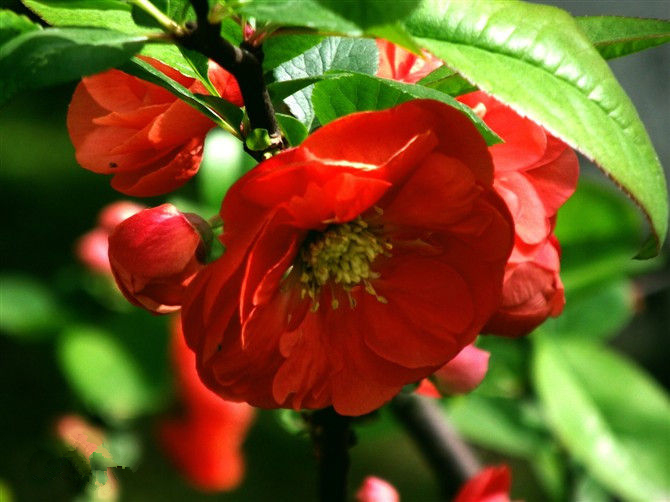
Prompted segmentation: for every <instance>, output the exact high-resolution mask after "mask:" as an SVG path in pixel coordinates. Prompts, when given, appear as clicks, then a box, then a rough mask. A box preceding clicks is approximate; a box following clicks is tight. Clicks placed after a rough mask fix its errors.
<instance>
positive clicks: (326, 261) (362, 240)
mask: <svg viewBox="0 0 670 502" xmlns="http://www.w3.org/2000/svg"><path fill="white" fill-rule="evenodd" d="M390 249H391V245H390V244H389V243H388V242H385V241H384V240H383V239H381V238H380V237H378V236H377V235H375V233H374V232H373V231H371V230H370V228H369V227H368V224H367V223H365V221H363V219H362V218H360V217H358V218H356V219H355V220H353V221H350V222H348V223H341V224H338V225H333V226H331V227H329V228H328V229H326V231H325V232H321V233H319V234H316V235H315V236H313V237H312V238H311V239H308V240H307V241H306V242H305V244H304V245H303V247H302V249H301V251H300V255H299V259H300V262H301V271H302V272H301V275H300V282H301V283H302V284H303V288H302V295H303V297H304V296H307V295H308V296H309V297H310V298H312V299H313V300H317V296H318V294H319V291H320V289H321V287H322V286H324V285H325V284H327V283H329V282H330V281H332V283H334V284H339V285H341V286H342V287H343V288H344V290H345V291H347V292H349V291H350V290H351V288H353V287H354V286H356V285H357V284H360V283H363V284H364V285H365V290H366V291H367V292H368V293H370V294H372V295H374V296H375V297H376V298H377V299H378V300H379V301H381V302H386V299H385V298H383V297H381V296H379V295H377V293H376V292H375V290H374V288H373V287H372V284H370V279H376V278H378V277H379V275H378V274H376V273H375V272H373V271H372V269H371V265H372V262H373V261H374V260H375V258H376V257H377V256H379V255H380V254H386V255H388V252H389V250H390ZM349 302H350V304H351V306H352V307H353V306H354V305H355V302H354V301H353V298H352V297H351V295H349ZM332 307H333V308H334V309H335V308H337V307H338V302H337V300H336V299H333V303H332ZM318 308H319V305H318V300H317V301H316V302H315V303H314V305H313V309H314V310H316V309H318Z"/></svg>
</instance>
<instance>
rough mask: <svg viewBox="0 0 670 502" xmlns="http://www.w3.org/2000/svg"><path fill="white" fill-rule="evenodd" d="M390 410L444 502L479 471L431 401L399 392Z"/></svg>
mask: <svg viewBox="0 0 670 502" xmlns="http://www.w3.org/2000/svg"><path fill="white" fill-rule="evenodd" d="M390 409H391V411H392V412H393V414H394V415H395V416H396V418H397V419H398V421H399V422H400V423H402V424H403V426H404V427H405V429H406V430H407V432H408V433H409V435H410V436H411V438H412V439H413V440H414V442H415V443H416V445H417V447H418V448H419V450H420V451H421V453H422V454H423V456H424V457H425V458H426V460H427V461H428V463H429V464H430V466H431V467H432V469H433V472H434V473H435V477H436V479H437V482H438V484H439V486H440V490H441V492H442V497H443V498H444V500H451V498H452V497H453V496H454V492H455V488H457V487H458V485H459V484H460V482H462V481H465V480H467V479H469V478H471V477H472V476H474V475H475V474H476V473H477V472H478V471H479V470H480V469H481V464H480V463H479V460H477V458H476V456H475V454H474V452H473V451H472V450H471V449H470V447H469V446H468V445H467V444H466V443H465V442H464V441H463V440H462V439H461V437H460V436H459V435H458V433H457V432H456V430H455V429H454V428H453V427H452V425H451V424H450V423H449V422H448V421H447V420H446V418H445V416H444V414H443V413H442V411H441V410H440V409H439V408H438V407H437V405H435V403H434V402H433V401H431V400H430V399H428V398H425V397H421V396H417V395H416V394H407V393H401V394H398V395H397V396H396V397H395V398H394V399H393V401H391V404H390ZM454 475H456V476H457V477H459V478H460V479H459V480H457V482H454V481H455V480H454V479H453V476H454Z"/></svg>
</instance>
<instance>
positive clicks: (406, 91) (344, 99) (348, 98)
mask: <svg viewBox="0 0 670 502" xmlns="http://www.w3.org/2000/svg"><path fill="white" fill-rule="evenodd" d="M412 99H434V100H437V101H441V102H442V103H446V104H448V105H449V106H452V107H454V108H456V109H458V110H460V111H462V112H463V113H465V114H466V115H467V116H468V118H470V120H471V121H472V122H473V123H474V125H475V126H476V127H477V129H479V132H480V133H481V134H482V136H484V139H485V140H486V142H487V144H489V145H491V144H495V143H498V142H499V141H500V140H499V138H498V136H497V135H496V134H495V133H494V132H493V131H491V130H490V129H489V128H488V127H487V126H486V124H484V122H483V121H482V119H480V118H479V117H478V116H477V114H476V113H474V112H473V111H472V109H471V108H470V107H468V106H465V105H463V104H462V103H460V102H458V101H456V100H455V99H454V98H452V97H451V96H449V95H448V94H445V93H443V92H440V91H436V90H434V89H430V88H428V87H424V86H421V85H414V84H405V83H403V82H396V81H394V80H388V79H384V78H379V77H374V76H372V75H365V74H360V73H346V74H342V76H341V77H340V78H334V79H329V80H323V81H321V82H318V83H317V84H316V85H315V86H314V92H313V94H312V104H313V105H314V111H315V113H316V117H317V118H318V119H319V122H321V123H322V124H327V123H328V122H330V121H332V120H335V119H336V118H338V117H343V116H344V115H348V114H350V113H354V112H359V111H363V110H384V109H386V108H391V107H393V106H395V105H397V104H400V103H404V102H405V101H409V100H412Z"/></svg>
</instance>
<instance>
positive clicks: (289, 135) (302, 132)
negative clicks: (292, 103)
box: [277, 113, 309, 146]
mask: <svg viewBox="0 0 670 502" xmlns="http://www.w3.org/2000/svg"><path fill="white" fill-rule="evenodd" d="M277 122H279V127H280V128H281V131H282V134H283V135H284V137H285V138H286V139H287V140H288V143H289V145H290V146H298V145H299V144H300V143H302V142H303V141H304V140H305V138H306V137H307V135H308V134H309V131H308V130H307V128H306V127H305V125H304V124H303V123H302V122H300V121H299V120H298V119H296V118H295V117H292V116H290V115H284V114H283V113H278V114H277Z"/></svg>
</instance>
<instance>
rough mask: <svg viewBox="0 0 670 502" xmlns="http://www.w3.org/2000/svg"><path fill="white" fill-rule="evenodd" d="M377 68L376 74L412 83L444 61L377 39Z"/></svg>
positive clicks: (425, 53)
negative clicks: (418, 54)
mask: <svg viewBox="0 0 670 502" xmlns="http://www.w3.org/2000/svg"><path fill="white" fill-rule="evenodd" d="M377 48H378V49H379V68H378V70H377V76H378V77H382V78H388V79H391V80H397V81H399V82H407V83H409V84H413V83H415V82H418V81H419V80H421V79H422V78H424V77H425V76H427V75H428V74H429V73H430V72H432V71H433V70H436V69H438V68H439V67H440V66H442V65H443V64H444V63H442V61H441V60H439V59H437V58H436V57H435V56H433V55H432V54H429V53H427V52H425V51H424V53H423V58H422V57H420V56H417V55H416V54H412V53H411V52H408V51H406V50H405V49H402V48H401V47H398V46H397V45H395V44H392V43H391V42H387V41H386V40H381V39H378V40H377Z"/></svg>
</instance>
